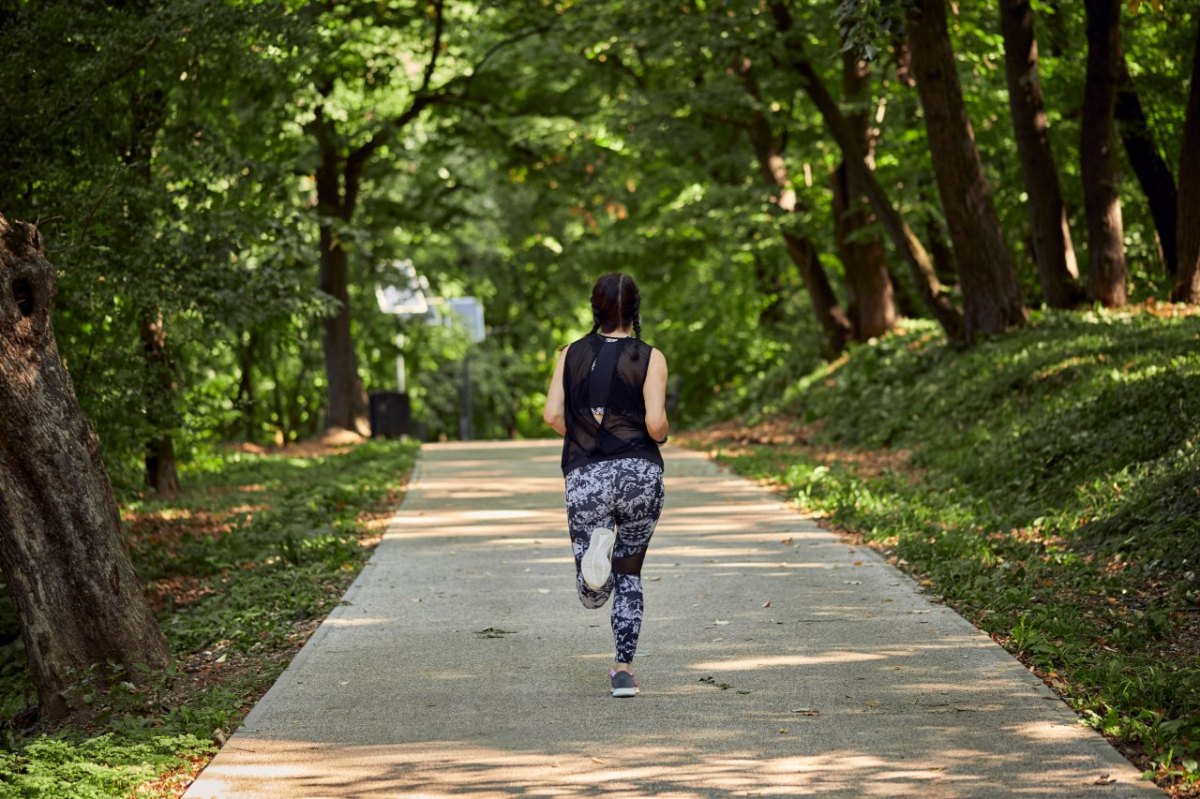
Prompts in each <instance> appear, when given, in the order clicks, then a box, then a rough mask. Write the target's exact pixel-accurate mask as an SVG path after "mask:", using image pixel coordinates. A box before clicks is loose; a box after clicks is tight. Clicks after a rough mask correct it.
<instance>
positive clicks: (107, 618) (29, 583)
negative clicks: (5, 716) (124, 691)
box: [0, 216, 170, 718]
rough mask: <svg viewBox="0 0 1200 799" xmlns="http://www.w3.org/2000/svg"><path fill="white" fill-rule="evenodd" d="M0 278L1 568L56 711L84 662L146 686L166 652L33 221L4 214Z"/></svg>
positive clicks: (41, 686) (37, 679)
mask: <svg viewBox="0 0 1200 799" xmlns="http://www.w3.org/2000/svg"><path fill="white" fill-rule="evenodd" d="M0 276H2V278H3V281H2V285H3V286H4V289H5V291H4V292H3V294H0V568H2V569H3V573H4V581H5V583H7V585H8V589H9V592H10V593H11V595H12V599H13V604H14V605H15V606H16V609H17V613H18V616H19V618H20V622H21V633H22V636H23V638H24V640H25V647H26V650H27V651H28V653H29V667H30V671H31V673H32V676H33V680H34V684H35V685H36V686H37V689H38V698H39V700H40V708H41V711H42V713H43V714H44V715H45V716H47V717H51V718H56V717H60V716H62V715H64V714H65V713H67V712H68V710H69V709H70V705H69V702H68V699H67V697H66V696H65V694H64V691H65V690H66V689H67V688H68V686H70V685H71V684H72V683H73V682H75V681H76V680H78V679H80V678H81V677H83V676H84V673H85V671H86V670H87V669H89V668H91V667H93V666H94V667H98V668H100V669H104V668H106V664H108V663H109V662H112V663H115V664H117V665H118V666H120V667H121V669H122V677H121V678H122V679H125V680H130V681H132V682H134V683H139V682H143V681H144V679H145V677H146V674H147V673H148V671H149V670H155V669H159V668H161V667H163V666H165V665H166V663H167V662H168V659H169V655H170V653H169V651H168V648H167V643H166V639H165V638H164V637H163V635H162V632H161V631H160V630H159V629H158V625H157V623H156V622H155V620H154V615H153V613H152V612H151V610H150V606H149V605H148V604H147V602H146V599H145V597H144V596H143V595H142V589H141V585H140V584H139V582H138V578H137V575H136V574H135V573H134V570H133V566H132V564H131V563H130V561H129V555H128V553H127V551H126V549H125V543H124V539H123V538H122V536H121V527H120V515H119V511H118V508H117V501H116V498H115V496H114V495H113V490H112V485H111V484H110V483H109V479H108V473H107V472H106V471H105V468H104V464H103V462H102V460H101V458H100V445H99V440H98V439H97V437H96V433H95V431H94V430H93V429H92V427H91V425H90V424H88V422H87V420H86V419H85V418H84V416H83V413H82V411H81V410H80V408H79V403H78V401H77V400H76V398H75V389H74V386H73V385H72V382H71V378H70V376H69V375H68V374H67V371H66V369H65V367H64V366H63V364H62V361H61V359H60V358H59V355H58V346H57V342H56V341H55V338H54V330H53V327H52V324H51V318H50V310H51V307H52V302H53V299H54V294H55V283H54V275H53V267H52V266H51V265H50V263H49V262H48V261H47V260H46V258H45V251H44V248H43V246H42V240H41V235H40V234H39V233H38V231H37V229H36V228H35V227H33V226H32V225H26V224H22V223H20V222H17V223H15V224H9V222H8V220H6V219H5V218H4V217H3V216H0ZM99 676H100V677H101V678H102V679H104V678H108V677H109V676H110V675H109V674H107V673H106V672H102V673H101V674H100V675H99Z"/></svg>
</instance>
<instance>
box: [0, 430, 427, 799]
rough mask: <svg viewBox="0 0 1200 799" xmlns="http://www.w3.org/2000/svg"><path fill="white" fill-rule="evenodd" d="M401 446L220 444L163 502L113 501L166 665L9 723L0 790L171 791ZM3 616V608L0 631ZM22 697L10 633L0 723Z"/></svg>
mask: <svg viewBox="0 0 1200 799" xmlns="http://www.w3.org/2000/svg"><path fill="white" fill-rule="evenodd" d="M416 451H417V445H416V444H415V443H411V442H379V441H369V442H366V443H363V444H361V445H358V446H357V447H355V448H353V449H352V450H350V451H348V452H344V453H342V454H317V455H310V456H308V457H295V456H291V455H287V454H277V455H254V454H247V453H239V452H233V451H228V450H222V451H219V452H216V453H213V454H212V455H211V456H209V457H207V458H204V459H201V460H199V461H197V462H196V463H193V464H191V465H190V466H189V467H187V468H186V469H185V471H184V473H183V475H182V480H183V483H184V486H185V488H186V492H185V493H184V494H183V496H181V497H180V498H179V499H178V500H174V501H170V502H157V501H155V502H143V503H138V504H133V505H130V506H127V507H125V508H124V509H123V511H124V514H125V518H126V533H127V537H128V539H129V542H130V547H131V550H132V553H133V558H134V564H135V565H136V566H137V568H138V573H139V574H140V575H141V576H142V578H143V579H144V580H145V581H146V583H147V589H148V592H149V594H150V596H151V598H152V601H153V602H154V603H155V606H156V607H157V608H158V609H159V618H160V621H161V623H162V626H163V630H164V631H165V632H166V634H167V638H168V640H169V641H170V643H171V647H172V649H173V651H174V653H175V656H176V658H177V664H176V666H175V671H174V673H173V674H171V675H168V676H167V677H166V678H164V679H163V680H161V681H160V682H158V684H156V685H154V686H152V687H151V688H150V689H142V690H131V689H132V686H128V687H125V686H121V685H118V686H117V688H116V689H115V690H112V691H110V692H107V693H106V692H103V691H100V690H98V689H96V688H95V687H94V686H93V685H92V684H91V683H90V682H89V681H87V680H85V681H83V682H82V683H81V684H80V685H79V688H78V691H77V697H76V698H77V700H78V703H79V705H80V706H81V711H80V713H79V714H78V716H77V717H76V718H74V719H72V720H71V722H70V723H68V724H67V725H64V726H59V727H57V728H55V729H39V728H37V727H35V728H34V729H31V730H21V729H19V727H20V724H19V723H15V722H14V721H12V720H10V721H9V722H8V723H7V724H6V725H5V726H4V727H2V728H0V733H2V734H3V735H4V741H3V743H4V746H3V748H2V749H0V797H10V796H11V797H46V799H51V798H53V799H61V797H65V796H70V797H73V799H85V797H121V796H127V795H130V794H132V793H133V792H135V791H136V792H137V795H138V796H177V795H179V793H180V792H181V788H182V787H183V786H185V785H186V784H187V782H188V780H189V774H190V773H191V772H193V771H194V770H195V769H196V768H197V767H198V766H199V765H201V764H203V763H204V762H206V761H207V759H208V757H209V756H210V755H211V754H212V753H213V752H214V751H215V750H216V746H215V743H218V742H220V741H222V740H223V739H224V737H225V736H227V735H228V734H229V733H230V732H231V731H232V730H233V729H234V728H235V727H236V726H237V724H238V723H239V722H240V720H241V718H242V716H243V715H245V713H246V712H247V711H248V710H249V708H250V706H251V705H252V704H253V703H254V702H255V701H256V700H257V699H258V697H260V696H261V695H262V694H263V693H264V692H265V691H266V689H267V688H268V687H269V686H270V684H271V683H272V682H274V680H275V678H276V677H277V676H278V675H279V673H280V672H281V671H282V670H283V668H284V667H285V666H286V665H287V663H288V662H289V661H290V659H291V656H292V655H293V654H295V652H296V650H297V649H298V648H299V647H300V646H301V645H302V644H303V642H304V641H305V640H306V639H307V638H308V636H309V635H310V634H311V633H312V631H313V630H314V629H315V628H316V625H317V624H319V623H320V620H321V619H322V618H324V616H325V615H326V614H327V613H328V612H329V611H330V610H331V609H332V608H333V606H334V605H335V604H336V603H337V601H338V599H339V598H340V597H341V595H342V593H343V592H344V591H345V589H346V587H347V586H348V585H349V583H350V581H351V580H353V578H354V576H355V575H356V574H357V573H358V570H359V567H360V566H361V565H362V563H364V562H365V560H366V558H367V556H368V555H369V554H370V548H371V547H372V546H373V545H374V543H375V542H376V541H377V540H378V537H379V533H381V532H382V527H381V523H382V522H385V521H386V519H387V517H388V516H389V515H390V511H391V510H393V509H394V507H395V505H396V503H398V502H399V497H400V491H401V490H402V488H403V486H404V484H405V481H406V480H407V477H408V474H409V471H410V469H411V467H412V464H413V462H414V459H415V456H416ZM14 626H15V618H14V617H13V616H12V610H11V607H6V608H5V609H4V613H3V614H0V628H14ZM0 631H3V630H0ZM7 632H9V633H11V632H12V629H8V630H7ZM33 696H34V694H33V691H32V687H31V685H30V684H29V682H28V678H27V676H26V672H25V664H24V651H23V647H22V645H21V642H20V639H19V638H18V639H16V640H15V641H13V642H11V643H9V644H7V645H5V646H3V647H0V710H2V715H0V718H3V719H13V718H14V714H18V713H19V712H20V711H22V710H23V709H24V708H25V706H26V705H27V704H28V702H29V701H30V700H32V698H33ZM18 718H19V717H18Z"/></svg>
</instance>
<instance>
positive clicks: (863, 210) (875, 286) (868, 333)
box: [832, 45, 896, 341]
mask: <svg viewBox="0 0 1200 799" xmlns="http://www.w3.org/2000/svg"><path fill="white" fill-rule="evenodd" d="M870 88H871V67H870V65H869V64H868V63H867V61H866V60H865V59H863V58H861V57H859V55H858V54H857V53H856V52H854V50H853V48H850V47H846V46H844V45H843V49H842V95H843V97H845V102H846V105H847V106H848V108H849V109H850V110H849V111H848V112H847V113H846V125H847V127H848V128H849V131H848V132H849V134H850V135H851V136H853V137H854V138H856V139H857V140H858V142H859V151H860V152H861V153H863V160H864V164H865V166H866V168H867V169H868V170H873V169H874V168H875V132H874V131H873V129H872V127H871V116H870V112H869V108H870V99H871V98H870ZM857 175H858V173H857V172H855V173H854V174H853V175H852V174H851V172H850V170H849V169H847V168H846V164H845V161H843V162H842V163H841V164H839V165H838V167H837V169H835V170H834V171H833V175H832V182H833V225H834V238H835V239H836V240H837V245H838V253H839V254H840V255H841V258H842V265H843V267H844V268H845V272H846V290H847V293H848V294H849V298H850V299H849V302H848V303H847V305H848V307H849V310H850V319H851V324H852V325H853V328H854V337H855V338H856V339H857V340H859V341H866V340H868V339H870V338H873V337H875V336H882V335H883V334H884V333H886V332H888V331H889V330H891V329H892V327H893V326H894V325H895V324H896V302H895V297H894V294H893V290H892V279H891V276H890V275H889V274H888V268H887V259H886V255H885V252H884V248H883V241H882V240H881V238H880V236H879V233H878V231H877V230H876V229H874V225H875V221H876V220H875V217H874V216H873V215H872V214H871V212H870V210H869V208H870V206H869V203H868V201H867V199H866V197H865V191H864V188H863V186H862V180H861V179H860V178H859V177H858V176H857Z"/></svg>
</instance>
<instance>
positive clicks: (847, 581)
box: [842, 580, 862, 585]
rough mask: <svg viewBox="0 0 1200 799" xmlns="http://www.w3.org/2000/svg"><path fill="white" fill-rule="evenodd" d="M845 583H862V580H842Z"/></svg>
mask: <svg viewBox="0 0 1200 799" xmlns="http://www.w3.org/2000/svg"><path fill="white" fill-rule="evenodd" d="M842 584H843V585H862V580H842Z"/></svg>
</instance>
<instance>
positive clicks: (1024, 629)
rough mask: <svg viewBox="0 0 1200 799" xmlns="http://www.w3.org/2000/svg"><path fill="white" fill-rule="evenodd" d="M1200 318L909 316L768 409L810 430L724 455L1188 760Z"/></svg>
mask: <svg viewBox="0 0 1200 799" xmlns="http://www.w3.org/2000/svg"><path fill="white" fill-rule="evenodd" d="M1198 340H1200V319H1197V318H1196V317H1194V316H1193V317H1186V318H1176V319H1157V318H1154V317H1152V316H1149V315H1145V314H1144V315H1116V314H1088V315H1085V316H1083V317H1079V316H1071V315H1059V314H1046V315H1042V316H1040V317H1039V318H1037V319H1036V320H1035V322H1034V324H1033V326H1032V327H1031V328H1030V329H1029V330H1027V331H1023V332H1021V333H1018V334H1014V335H1011V336H1007V337H1004V338H1001V339H996V340H992V341H987V342H983V343H981V344H980V345H979V346H978V347H976V348H975V349H973V350H971V351H968V352H956V351H954V350H953V349H951V348H949V347H947V346H946V345H945V344H944V343H943V341H942V339H941V337H940V335H939V334H937V333H936V331H935V329H934V328H933V327H932V326H931V325H928V324H922V325H912V326H910V329H909V331H908V332H907V333H905V334H904V335H897V336H890V337H888V338H886V339H883V340H881V341H879V342H876V343H874V344H872V345H869V346H861V347H856V348H855V349H854V350H853V351H852V353H851V354H850V356H849V358H848V360H846V361H845V362H842V363H837V364H833V365H830V366H827V367H824V368H822V369H820V370H818V371H816V372H814V373H813V374H811V375H810V376H808V377H806V378H805V379H804V380H802V381H800V382H799V384H798V385H797V386H796V387H795V388H794V389H793V391H792V392H791V394H790V395H789V396H787V397H786V398H785V399H784V400H782V401H781V402H780V403H779V404H778V405H776V406H773V407H772V408H770V409H769V411H770V412H784V413H787V414H794V415H795V416H796V417H797V421H798V422H800V421H802V422H805V423H807V424H809V425H811V427H809V428H806V429H809V430H813V429H816V430H818V431H819V432H817V433H816V434H815V438H814V439H813V443H814V445H815V446H814V447H813V448H805V447H793V448H787V449H783V450H780V449H774V448H770V447H757V448H752V449H751V451H750V452H749V453H747V454H744V455H734V456H729V457H727V458H726V460H727V461H728V462H729V463H731V464H732V465H733V466H734V468H736V469H738V470H739V471H743V472H746V473H751V474H755V475H759V476H762V477H767V478H770V479H772V480H774V481H776V482H779V483H781V484H783V485H784V486H786V487H787V489H788V491H789V493H791V494H792V495H793V496H794V497H796V499H797V500H798V501H799V502H800V503H802V504H803V505H805V506H807V507H810V508H813V509H818V510H822V511H826V512H828V513H829V514H830V515H831V520H832V521H833V523H835V524H836V525H838V526H841V527H845V528H847V529H851V530H855V531H859V532H861V533H863V534H864V535H865V536H866V537H867V538H868V539H869V540H871V541H874V542H877V543H878V545H880V546H882V547H884V548H885V549H886V550H887V551H888V552H889V553H890V554H891V555H892V556H893V557H894V558H895V559H896V562H898V563H899V564H900V565H902V566H903V567H904V568H906V569H909V570H911V571H913V572H915V573H916V574H918V575H920V576H921V577H926V578H928V579H929V580H931V583H932V586H933V590H935V591H936V592H937V593H939V594H941V595H943V596H944V597H946V599H947V600H948V601H950V602H951V603H952V604H953V605H954V606H955V607H956V608H957V609H958V610H959V611H960V612H962V613H963V614H964V615H966V616H967V617H968V618H971V619H972V620H974V621H975V622H976V623H977V624H979V625H980V626H982V627H983V628H984V629H985V630H987V631H989V632H991V633H993V634H995V635H997V636H998V637H1000V638H1001V639H1002V640H1004V641H1005V642H1006V643H1007V645H1008V646H1009V647H1010V649H1012V650H1013V651H1014V652H1016V653H1018V654H1020V655H1021V656H1022V657H1023V658H1024V659H1025V660H1026V661H1027V662H1029V663H1030V664H1032V665H1033V666H1035V667H1036V668H1037V669H1038V670H1039V673H1041V674H1042V675H1043V676H1045V677H1046V678H1047V679H1049V680H1050V682H1051V683H1052V684H1054V685H1055V686H1056V687H1058V688H1059V689H1060V690H1064V691H1066V694H1067V698H1068V699H1069V701H1070V702H1071V703H1072V705H1073V706H1074V707H1075V708H1076V709H1077V710H1079V711H1080V712H1081V713H1083V715H1084V718H1085V719H1086V720H1088V721H1089V723H1091V724H1093V725H1094V726H1096V727H1097V728H1098V729H1101V730H1102V731H1104V732H1105V733H1106V734H1109V735H1112V736H1114V737H1117V738H1120V739H1122V740H1124V741H1127V742H1130V743H1133V744H1136V745H1137V746H1138V747H1139V748H1141V749H1142V750H1143V751H1144V753H1145V762H1146V763H1147V764H1148V765H1149V766H1150V767H1151V768H1153V769H1157V770H1158V771H1159V773H1160V776H1162V777H1163V778H1164V779H1167V780H1168V781H1169V780H1170V779H1175V778H1179V779H1185V778H1186V779H1195V777H1196V774H1195V773H1194V772H1195V769H1194V768H1191V767H1182V766H1180V764H1181V763H1182V761H1183V760H1189V762H1192V763H1194V762H1195V758H1196V756H1197V754H1200V728H1197V726H1196V722H1195V720H1196V719H1197V718H1198V717H1200V663H1198V659H1200V652H1198V651H1197V650H1196V647H1195V644H1194V641H1195V638H1194V634H1195V624H1194V622H1192V621H1191V619H1192V618H1193V616H1194V614H1195V612H1196V610H1197V608H1200V583H1198V582H1197V579H1196V574H1197V565H1198V564H1200V521H1198V520H1200V478H1198V477H1197V475H1198V474H1200V416H1197V415H1196V414H1195V413H1194V412H1193V411H1192V407H1193V406H1194V402H1193V400H1194V397H1195V396H1196V392H1197V389H1198V388H1200V356H1197V354H1196V353H1197V347H1196V345H1197V341H1198ZM822 445H829V446H831V447H833V452H834V453H839V452H844V453H847V456H846V457H840V458H839V457H836V456H835V457H821V454H820V452H821V450H820V447H821V446H822ZM863 462H865V463H868V464H878V468H867V469H864V468H861V467H859V466H855V465H854V464H856V463H863ZM1187 630H1190V631H1191V632H1190V633H1187V634H1185V631H1187ZM1180 768H1182V769H1183V771H1182V772H1178V769H1180ZM1172 769H1174V770H1176V772H1178V773H1175V772H1172ZM1189 769H1190V770H1189ZM1185 772H1186V773H1185ZM1171 774H1174V776H1171ZM1164 775H1166V776H1164Z"/></svg>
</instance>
